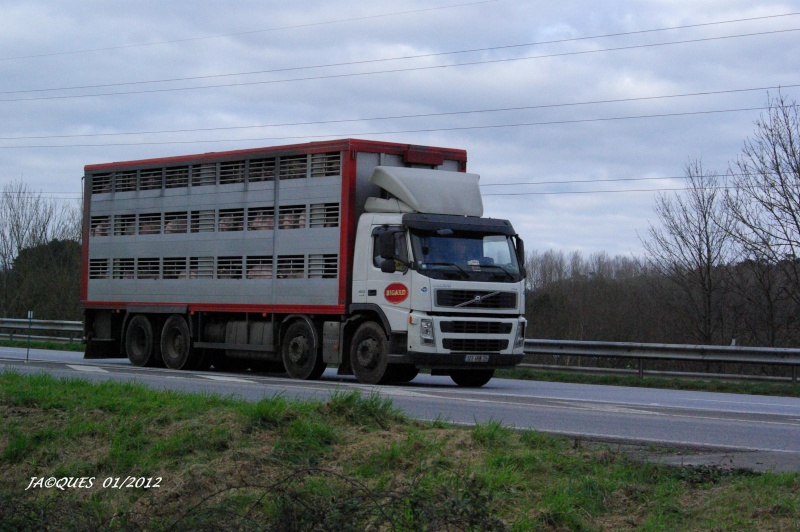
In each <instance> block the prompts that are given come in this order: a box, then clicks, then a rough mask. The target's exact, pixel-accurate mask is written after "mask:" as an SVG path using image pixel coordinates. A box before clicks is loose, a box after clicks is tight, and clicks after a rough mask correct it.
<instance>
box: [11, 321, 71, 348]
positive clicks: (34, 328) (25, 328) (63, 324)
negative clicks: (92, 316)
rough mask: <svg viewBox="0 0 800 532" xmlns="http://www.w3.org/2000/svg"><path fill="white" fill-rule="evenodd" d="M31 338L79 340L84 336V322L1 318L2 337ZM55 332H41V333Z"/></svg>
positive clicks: (63, 340)
mask: <svg viewBox="0 0 800 532" xmlns="http://www.w3.org/2000/svg"><path fill="white" fill-rule="evenodd" d="M29 329H30V332H31V333H33V332H36V334H35V335H34V334H31V336H30V339H31V340H45V341H50V342H65V343H66V342H78V341H80V340H81V338H82V337H83V322H81V321H59V320H26V319H8V318H0V338H2V339H5V340H27V339H28V332H29ZM44 332H47V333H55V334H40V333H44Z"/></svg>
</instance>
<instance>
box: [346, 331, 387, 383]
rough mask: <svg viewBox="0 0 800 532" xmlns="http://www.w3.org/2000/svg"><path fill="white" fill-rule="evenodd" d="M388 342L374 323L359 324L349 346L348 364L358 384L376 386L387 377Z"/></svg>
mask: <svg viewBox="0 0 800 532" xmlns="http://www.w3.org/2000/svg"><path fill="white" fill-rule="evenodd" d="M388 353H389V340H388V339H387V338H386V334H385V333H384V332H383V327H381V326H380V325H378V324H377V323H375V322H374V321H368V322H366V323H363V324H361V325H360V326H359V327H358V329H356V333H355V334H354V335H353V341H352V343H351V344H350V364H351V366H352V367H353V373H354V374H355V376H356V379H358V381H359V382H363V383H364V384H378V383H380V382H383V381H384V378H385V377H387V372H386V368H387V366H388V363H389V355H388Z"/></svg>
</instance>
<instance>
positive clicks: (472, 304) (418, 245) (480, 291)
mask: <svg viewBox="0 0 800 532" xmlns="http://www.w3.org/2000/svg"><path fill="white" fill-rule="evenodd" d="M478 180H479V176H478V175H476V174H469V173H463V172H442V171H438V170H428V169H417V168H406V167H380V166H379V167H376V168H375V170H374V171H373V174H372V177H371V178H370V181H371V182H373V183H375V184H377V185H379V186H380V187H381V188H382V189H383V190H384V191H386V192H387V193H388V195H389V197H387V198H370V199H369V200H367V203H366V211H367V212H366V213H364V214H362V215H361V218H360V219H359V222H358V230H357V236H356V246H355V249H356V251H355V257H354V260H353V268H354V270H353V289H352V302H351V303H352V305H351V308H352V310H353V311H357V310H359V309H366V308H373V309H375V311H376V313H377V314H378V315H379V316H380V317H381V321H383V322H384V323H382V326H383V327H384V328H387V329H389V330H391V335H392V341H391V342H390V346H389V351H390V352H389V353H388V356H387V357H386V359H387V362H388V364H407V365H411V366H414V367H416V368H429V369H431V370H433V371H434V372H436V373H447V374H449V375H450V376H451V377H453V380H455V381H456V382H457V383H459V384H462V385H466V386H480V385H482V384H484V383H485V382H487V381H488V380H489V379H490V378H491V377H492V375H493V373H494V369H495V368H500V367H513V366H514V365H516V364H518V363H519V362H520V361H521V360H522V357H523V342H524V334H525V323H526V321H525V319H524V317H523V315H524V311H525V293H524V283H523V279H524V271H523V270H522V267H521V264H522V257H523V256H524V251H523V249H522V242H521V240H520V239H519V238H518V237H517V235H516V233H515V232H514V229H513V227H512V226H511V224H510V223H509V222H508V221H506V220H498V219H491V218H482V217H481V216H482V214H483V203H482V201H481V196H480V190H479V189H478ZM365 338H366V339H365V340H363V341H361V345H359V338H358V337H355V338H354V340H353V349H354V350H355V352H356V353H358V352H359V350H360V352H361V354H362V356H361V357H360V358H361V359H362V360H361V361H360V362H359V360H358V359H359V356H358V355H356V356H354V357H351V362H352V363H353V371H354V372H355V374H356V376H357V377H359V379H360V380H366V381H369V380H370V378H369V375H368V374H369V373H370V372H369V371H363V370H370V369H374V368H373V367H362V368H359V366H370V365H371V364H374V360H373V359H374V358H375V357H380V356H381V355H380V354H377V353H373V352H372V351H374V348H375V346H374V344H373V343H371V342H372V341H373V340H374V338H370V337H369V336H365ZM360 370H361V373H363V374H367V375H359V373H360ZM373 373H374V372H373ZM378 373H380V371H378ZM375 376H377V375H374V376H373V378H374V377H375ZM380 378H381V377H378V379H379V380H380Z"/></svg>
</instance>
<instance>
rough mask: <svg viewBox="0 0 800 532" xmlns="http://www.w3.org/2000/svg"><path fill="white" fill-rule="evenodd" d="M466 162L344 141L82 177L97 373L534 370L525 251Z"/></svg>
mask: <svg viewBox="0 0 800 532" xmlns="http://www.w3.org/2000/svg"><path fill="white" fill-rule="evenodd" d="M466 162H467V155H466V152H465V151H463V150H455V149H444V148H434V147H425V146H415V145H408V144H396V143H387V142H374V141H362V140H353V139H345V140H338V141H329V142H314V143H308V144H299V145H292V146H278V147H268V148H259V149H248V150H240V151H231V152H224V153H206V154H199V155H188V156H181V157H171V158H162V159H151V160H139V161H129V162H118V163H110V164H95V165H88V166H86V168H85V175H84V219H83V232H84V233H83V236H84V238H83V264H84V267H83V271H82V277H83V278H82V303H83V308H84V340H85V342H86V355H85V356H86V358H109V357H125V356H127V357H128V359H130V361H131V362H132V363H133V364H135V365H138V366H145V365H166V366H167V367H169V368H172V369H208V368H209V367H210V366H211V365H213V366H215V367H216V368H218V369H222V370H225V369H232V368H238V369H244V368H248V367H249V368H251V369H253V370H257V371H284V370H285V371H286V373H288V374H289V376H291V377H293V378H296V379H316V378H319V377H320V375H321V374H322V372H323V371H324V369H325V368H326V366H327V365H332V366H338V368H339V374H354V375H355V377H356V378H357V379H358V380H359V381H360V382H363V383H369V384H377V383H384V382H408V381H410V380H411V379H413V378H414V377H415V376H416V375H417V373H418V372H419V370H420V369H430V370H431V373H432V374H434V375H449V376H450V377H451V378H452V379H453V381H454V382H456V383H457V384H458V385H461V386H471V387H477V386H482V385H484V384H485V383H486V382H488V381H489V380H490V379H491V378H492V376H493V374H494V371H495V369H496V368H508V367H513V366H515V365H516V364H518V363H519V362H521V360H522V358H523V342H524V335H525V319H524V318H523V314H524V309H525V302H524V287H523V279H524V271H523V258H524V251H523V245H522V241H521V240H520V238H519V237H518V236H517V234H516V232H515V231H514V229H513V227H512V225H511V224H510V223H509V222H508V221H506V220H499V219H492V218H483V217H482V215H483V204H482V200H481V195H480V190H479V187H478V179H479V176H478V175H476V174H470V173H466Z"/></svg>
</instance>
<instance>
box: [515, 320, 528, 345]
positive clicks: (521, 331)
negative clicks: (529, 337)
mask: <svg viewBox="0 0 800 532" xmlns="http://www.w3.org/2000/svg"><path fill="white" fill-rule="evenodd" d="M524 346H525V322H524V321H521V322H519V325H517V337H516V338H515V339H514V347H524Z"/></svg>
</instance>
